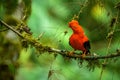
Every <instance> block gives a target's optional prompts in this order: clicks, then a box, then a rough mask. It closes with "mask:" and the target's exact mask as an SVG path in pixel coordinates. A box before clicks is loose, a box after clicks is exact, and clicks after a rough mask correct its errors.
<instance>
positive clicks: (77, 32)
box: [69, 20, 91, 57]
mask: <svg viewBox="0 0 120 80" xmlns="http://www.w3.org/2000/svg"><path fill="white" fill-rule="evenodd" d="M69 27H70V28H71V29H72V31H73V33H72V35H71V36H70V37H69V44H70V46H71V47H72V48H73V49H74V50H80V51H82V56H83V57H84V56H86V55H88V54H90V49H91V46H90V41H89V39H88V37H87V36H86V35H85V33H84V29H83V28H82V26H81V25H80V24H79V22H78V21H77V20H72V21H70V22H69ZM72 54H73V53H72ZM72 54H71V53H70V55H72Z"/></svg>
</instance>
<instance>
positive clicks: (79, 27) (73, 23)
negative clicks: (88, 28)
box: [69, 20, 83, 33]
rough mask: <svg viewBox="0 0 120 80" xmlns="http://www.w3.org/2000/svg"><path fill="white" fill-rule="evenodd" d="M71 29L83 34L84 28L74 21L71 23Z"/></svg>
mask: <svg viewBox="0 0 120 80" xmlns="http://www.w3.org/2000/svg"><path fill="white" fill-rule="evenodd" d="M69 27H70V28H71V29H72V30H73V32H75V33H78V32H79V33H80V32H83V29H82V27H81V26H80V25H79V22H78V21H77V20H72V21H71V22H69Z"/></svg>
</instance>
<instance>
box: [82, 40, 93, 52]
mask: <svg viewBox="0 0 120 80" xmlns="http://www.w3.org/2000/svg"><path fill="white" fill-rule="evenodd" d="M83 45H84V48H85V49H86V50H87V52H89V53H90V48H91V46H90V42H89V41H86V42H85V43H84V44H83Z"/></svg>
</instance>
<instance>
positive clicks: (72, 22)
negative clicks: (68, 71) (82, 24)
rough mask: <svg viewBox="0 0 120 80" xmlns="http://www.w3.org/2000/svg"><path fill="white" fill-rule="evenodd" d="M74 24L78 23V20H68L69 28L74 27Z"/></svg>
mask: <svg viewBox="0 0 120 80" xmlns="http://www.w3.org/2000/svg"><path fill="white" fill-rule="evenodd" d="M76 25H79V23H78V21H76V20H72V21H71V22H69V27H70V28H74V27H75V26H76Z"/></svg>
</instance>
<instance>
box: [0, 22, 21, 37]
mask: <svg viewBox="0 0 120 80" xmlns="http://www.w3.org/2000/svg"><path fill="white" fill-rule="evenodd" d="M0 22H1V23H2V24H3V25H4V26H5V27H7V28H8V29H10V30H12V31H13V32H15V33H16V34H17V35H19V36H20V37H22V38H23V36H22V34H20V33H19V32H18V31H17V30H15V29H14V28H13V27H12V26H10V25H8V24H6V23H5V22H4V21H2V20H0Z"/></svg>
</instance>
